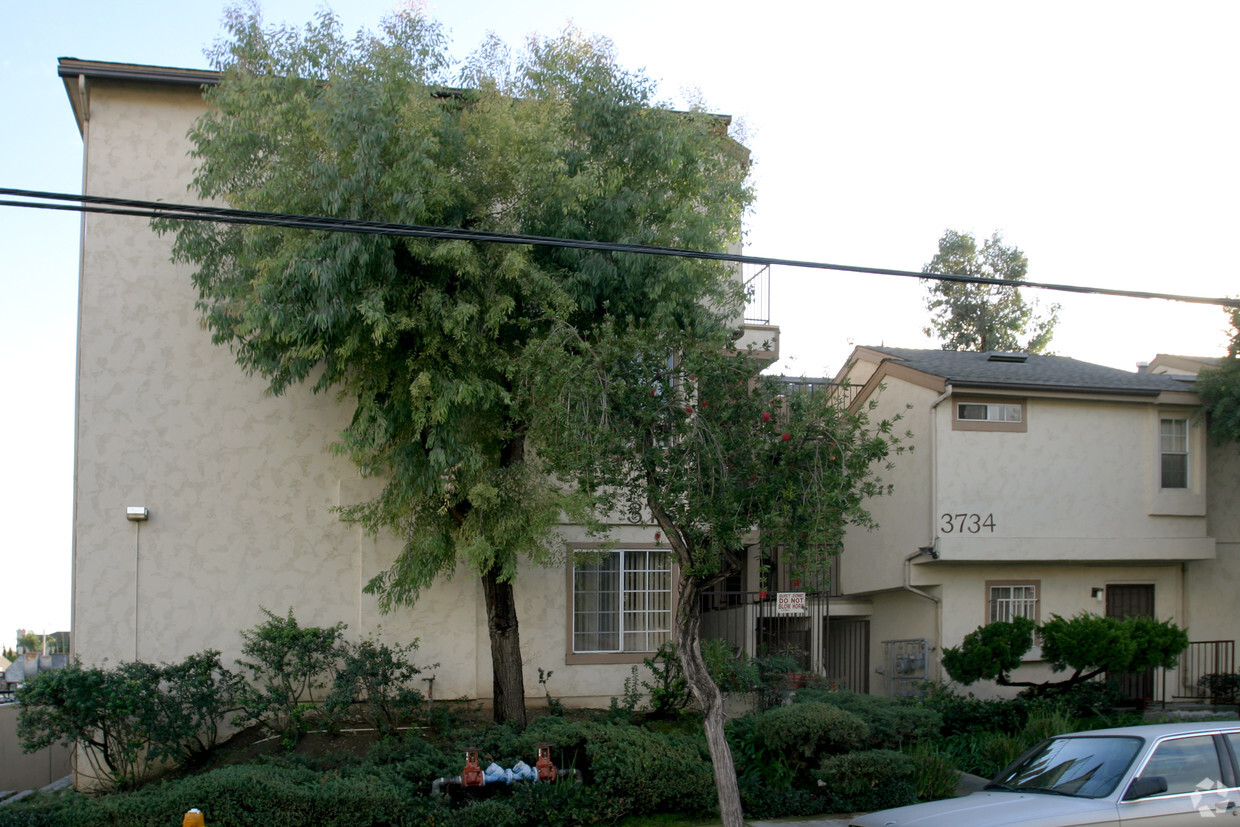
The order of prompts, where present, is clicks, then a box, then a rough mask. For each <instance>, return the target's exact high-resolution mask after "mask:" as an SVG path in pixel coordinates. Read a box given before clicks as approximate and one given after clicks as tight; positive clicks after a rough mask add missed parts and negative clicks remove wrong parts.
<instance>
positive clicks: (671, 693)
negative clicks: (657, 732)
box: [642, 641, 693, 716]
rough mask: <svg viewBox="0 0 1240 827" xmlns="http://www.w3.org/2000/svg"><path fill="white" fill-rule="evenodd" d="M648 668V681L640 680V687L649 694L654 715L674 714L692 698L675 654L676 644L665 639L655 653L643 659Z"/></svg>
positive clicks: (683, 671) (682, 668) (682, 669)
mask: <svg viewBox="0 0 1240 827" xmlns="http://www.w3.org/2000/svg"><path fill="white" fill-rule="evenodd" d="M642 662H643V663H644V664H645V665H646V668H647V669H649V670H650V675H651V679H652V680H650V681H645V680H643V681H642V687H643V688H644V689H645V690H646V692H648V693H649V695H650V709H651V711H652V712H653V713H654V714H655V715H662V716H670V715H675V714H677V713H679V712H680V710H682V709H684V708H685V707H686V706H688V705H689V702H690V701H692V700H693V695H692V693H690V692H689V684H688V683H687V682H686V681H685V670H684V667H683V666H681V664H680V658H679V657H677V655H676V645H675V644H674V643H672V642H671V641H667V642H665V643H663V644H662V645H660V646H659V648H658V649H657V650H656V651H655V653H654V654H653V655H652V656H650V657H648V658H645V659H643V661H642Z"/></svg>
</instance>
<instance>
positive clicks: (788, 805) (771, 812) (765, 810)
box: [740, 775, 826, 819]
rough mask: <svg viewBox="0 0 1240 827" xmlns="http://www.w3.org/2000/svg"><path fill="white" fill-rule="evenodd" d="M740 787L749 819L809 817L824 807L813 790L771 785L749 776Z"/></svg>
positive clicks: (823, 803)
mask: <svg viewBox="0 0 1240 827" xmlns="http://www.w3.org/2000/svg"><path fill="white" fill-rule="evenodd" d="M740 790H741V802H742V804H743V805H744V808H745V817H746V818H750V819H768V818H790V817H793V816H810V815H817V814H818V813H821V812H824V811H825V809H826V802H825V800H824V799H823V798H822V796H820V795H818V794H817V791H815V790H803V789H792V788H775V787H770V786H768V785H766V784H765V783H763V782H762V780H761V779H759V778H757V777H756V776H752V775H749V776H743V777H742V778H741V779H740Z"/></svg>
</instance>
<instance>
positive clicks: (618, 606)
mask: <svg viewBox="0 0 1240 827" xmlns="http://www.w3.org/2000/svg"><path fill="white" fill-rule="evenodd" d="M671 632H672V556H671V553H670V552H668V551H665V550H659V549H621V550H617V551H611V552H608V553H606V554H601V555H599V556H598V558H597V559H596V560H594V561H592V562H588V563H584V564H578V565H575V566H574V568H573V652H576V653H591V652H653V651H655V650H656V649H658V648H659V646H660V645H662V644H663V643H665V642H667V641H668V640H670V639H671Z"/></svg>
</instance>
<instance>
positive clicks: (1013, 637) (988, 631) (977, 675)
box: [943, 617, 1037, 686]
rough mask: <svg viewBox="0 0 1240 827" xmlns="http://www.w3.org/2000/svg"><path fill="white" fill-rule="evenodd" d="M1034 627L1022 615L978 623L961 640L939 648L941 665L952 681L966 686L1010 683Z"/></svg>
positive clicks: (1027, 645) (1030, 643)
mask: <svg viewBox="0 0 1240 827" xmlns="http://www.w3.org/2000/svg"><path fill="white" fill-rule="evenodd" d="M1036 629H1037V626H1036V625H1035V624H1034V622H1033V621H1032V620H1030V619H1028V618H1026V617H1017V618H1013V619H1012V620H1010V621H1007V622H1004V623H990V624H987V625H986V626H979V627H978V628H977V629H976V630H975V631H972V632H970V633H969V634H967V635H965V638H964V643H962V644H961V645H960V646H956V647H953V648H950V649H944V650H943V668H944V669H945V670H947V674H948V675H950V676H951V678H952V680H954V681H958V682H960V683H963V684H965V685H966V686H967V685H969V684H971V683H975V682H976V681H979V680H986V681H995V682H996V683H998V684H999V685H1000V686H1011V685H1012V677H1011V676H1012V672H1013V671H1014V670H1015V669H1017V668H1018V667H1019V666H1020V664H1021V657H1022V656H1023V655H1024V654H1025V653H1026V652H1028V651H1029V650H1030V649H1031V648H1032V647H1033V633H1034V632H1035V631H1036Z"/></svg>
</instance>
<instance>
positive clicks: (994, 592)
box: [988, 583, 1038, 623]
mask: <svg viewBox="0 0 1240 827" xmlns="http://www.w3.org/2000/svg"><path fill="white" fill-rule="evenodd" d="M989 592H990V596H989V599H990V609H989V612H988V617H989V622H991V623H1007V622H1009V621H1011V620H1014V619H1015V618H1018V617H1025V618H1028V619H1029V620H1033V621H1037V619H1038V584H1037V583H1010V584H1002V585H990V586H989Z"/></svg>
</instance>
